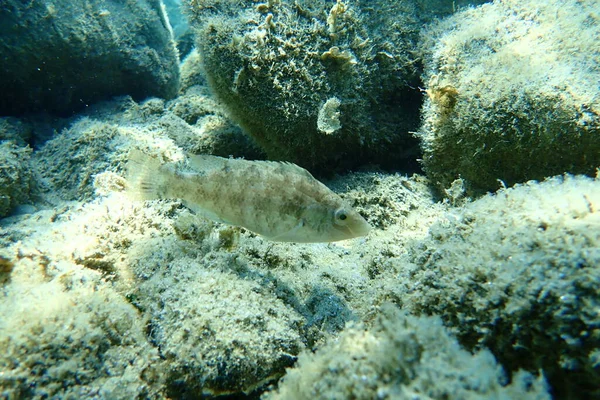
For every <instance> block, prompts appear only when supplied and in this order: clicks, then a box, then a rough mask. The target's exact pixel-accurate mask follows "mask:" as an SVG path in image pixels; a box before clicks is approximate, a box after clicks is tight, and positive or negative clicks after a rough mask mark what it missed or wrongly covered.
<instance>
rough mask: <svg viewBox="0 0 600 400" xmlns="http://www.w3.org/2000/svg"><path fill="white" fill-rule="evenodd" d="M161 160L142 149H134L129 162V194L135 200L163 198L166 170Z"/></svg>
mask: <svg viewBox="0 0 600 400" xmlns="http://www.w3.org/2000/svg"><path fill="white" fill-rule="evenodd" d="M161 165H162V164H161V162H160V161H159V160H158V159H156V158H154V157H152V156H150V155H148V154H145V153H142V152H141V151H140V150H132V151H131V152H130V153H129V161H128V162H127V175H126V181H127V195H128V196H129V197H130V198H132V199H134V200H155V199H160V198H162V196H161V192H162V190H161V188H162V187H164V182H165V177H164V171H161Z"/></svg>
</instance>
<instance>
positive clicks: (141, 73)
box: [0, 0, 179, 115]
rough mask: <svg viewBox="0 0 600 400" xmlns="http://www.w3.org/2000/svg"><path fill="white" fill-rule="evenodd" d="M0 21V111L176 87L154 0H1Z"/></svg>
mask: <svg viewBox="0 0 600 400" xmlns="http://www.w3.org/2000/svg"><path fill="white" fill-rule="evenodd" d="M0 26H2V27H3V29H2V32H0V58H1V59H2V60H3V61H2V64H1V66H0V87H2V89H3V90H2V93H1V94H0V115H17V114H23V113H27V112H35V111H47V112H50V113H56V114H61V115H69V114H71V113H73V112H75V111H77V110H81V109H83V108H85V107H86V106H88V105H89V104H90V103H93V102H96V101H99V100H104V99H107V98H110V97H112V96H115V95H125V94H128V95H131V96H132V97H133V98H135V99H136V100H141V99H144V98H145V97H149V96H159V97H165V98H171V97H173V96H175V95H176V94H177V91H178V85H179V61H178V56H177V50H176V48H175V44H174V41H173V35H172V32H171V28H170V26H169V21H168V19H167V17H166V14H165V12H164V9H163V5H162V2H161V1H160V0H144V1H136V2H113V1H93V2H88V1H81V0H80V1H71V0H53V1H48V0H41V1H33V2H32V1H29V2H23V1H19V0H7V1H3V4H2V6H1V7H0Z"/></svg>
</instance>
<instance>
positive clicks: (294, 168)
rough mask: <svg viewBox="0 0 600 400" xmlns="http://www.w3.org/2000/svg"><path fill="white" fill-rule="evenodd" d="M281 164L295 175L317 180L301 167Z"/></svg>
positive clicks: (281, 162)
mask: <svg viewBox="0 0 600 400" xmlns="http://www.w3.org/2000/svg"><path fill="white" fill-rule="evenodd" d="M279 164H281V165H283V166H284V167H285V168H286V169H287V170H289V171H291V172H293V173H295V174H298V175H302V176H305V177H307V178H310V179H315V178H314V177H313V176H312V174H311V173H310V172H308V171H307V170H305V169H304V168H302V167H301V166H299V165H296V164H294V163H291V162H287V161H279Z"/></svg>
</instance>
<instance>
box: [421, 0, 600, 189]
mask: <svg viewBox="0 0 600 400" xmlns="http://www.w3.org/2000/svg"><path fill="white" fill-rule="evenodd" d="M597 10H598V2H597V1H589V2H580V1H575V0H569V1H566V2H565V1H557V0H553V1H538V0H527V1H520V0H507V1H500V2H494V3H492V4H486V5H483V6H481V7H479V8H476V9H467V10H464V11H462V12H459V13H458V14H456V15H454V16H452V17H451V18H449V19H447V20H445V21H442V22H441V23H438V24H434V25H433V27H431V28H430V29H429V30H428V31H427V32H426V33H425V34H424V35H423V37H424V38H425V39H424V41H423V42H422V45H421V47H422V48H423V49H425V51H426V55H425V76H424V79H423V80H424V82H425V84H426V89H427V94H428V99H427V101H426V103H425V105H424V108H423V126H422V128H421V130H420V131H421V133H420V137H421V139H422V147H423V151H424V156H423V165H424V167H425V170H426V172H427V174H428V175H429V177H430V178H431V180H432V182H433V183H434V184H435V185H437V187H438V188H439V189H441V190H442V191H443V190H444V189H446V188H448V187H449V186H450V185H451V184H452V182H453V181H454V180H455V179H458V178H462V179H463V181H464V184H465V188H466V190H467V193H468V194H469V195H479V194H482V193H483V192H486V191H492V190H496V189H498V188H499V187H500V186H501V185H502V182H504V184H505V185H506V186H511V185H513V184H514V183H518V182H525V181H527V180H530V179H537V180H541V179H544V178H545V177H548V176H553V175H557V174H562V173H565V172H569V173H575V174H588V175H594V174H595V169H596V168H597V167H598V165H600V106H599V104H600V103H599V102H598V97H599V96H600V91H599V88H598V85H597V84H596V83H597V82H598V81H599V80H600V47H599V43H600V24H598V21H597V19H598V16H597ZM591 83H593V84H591Z"/></svg>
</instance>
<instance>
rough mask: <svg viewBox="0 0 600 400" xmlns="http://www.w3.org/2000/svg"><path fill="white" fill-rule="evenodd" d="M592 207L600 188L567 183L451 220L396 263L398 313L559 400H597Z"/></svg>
mask: <svg viewBox="0 0 600 400" xmlns="http://www.w3.org/2000/svg"><path fill="white" fill-rule="evenodd" d="M599 205H600V180H598V179H593V178H587V177H582V176H578V177H573V176H569V175H567V176H564V177H555V178H552V179H549V180H547V181H545V182H542V183H537V182H529V183H527V184H524V185H519V186H517V187H515V188H512V189H506V190H502V191H500V192H498V193H497V194H496V195H488V196H485V197H483V198H481V199H479V200H477V201H475V202H473V203H470V204H468V205H466V206H464V207H463V208H458V209H456V210H455V211H452V212H449V213H448V215H447V216H446V217H445V218H442V219H440V221H439V222H438V223H436V224H435V225H434V226H433V227H432V228H431V233H430V238H429V239H425V240H423V241H421V243H420V244H417V245H414V246H412V249H411V250H410V257H409V258H410V259H411V262H408V263H407V262H404V263H401V264H398V265H397V271H398V274H399V275H398V279H399V281H398V284H399V285H400V286H399V288H398V292H397V296H398V297H399V299H400V300H399V301H400V303H401V304H402V305H403V309H405V310H406V311H408V312H412V313H415V314H421V313H426V314H434V315H441V316H442V318H443V320H444V322H445V324H446V325H447V326H449V327H452V329H454V331H455V332H457V334H458V337H459V339H460V340H461V343H462V344H464V345H466V346H467V347H469V348H472V347H477V346H485V347H488V348H489V349H490V350H491V351H492V352H493V353H494V355H495V356H496V358H497V359H498V361H499V362H500V363H501V364H502V365H503V366H504V367H505V368H507V370H509V371H515V370H517V369H519V368H523V369H527V370H529V371H531V372H537V371H543V373H544V374H545V376H546V377H547V379H548V382H549V383H550V385H551V386H552V388H553V392H554V393H555V394H556V395H557V396H558V398H596V397H598V395H600V392H599V391H598V382H599V381H600V368H599V364H598V360H599V358H598V357H599V354H600V314H599V313H598V310H599V309H600V291H598V288H599V287H600V207H599ZM397 262H398V260H396V261H394V260H392V259H389V260H386V261H385V262H384V263H383V265H382V266H381V268H382V269H384V270H385V269H389V268H391V266H392V265H394V263H397ZM573 396H574V397H573Z"/></svg>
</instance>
